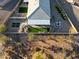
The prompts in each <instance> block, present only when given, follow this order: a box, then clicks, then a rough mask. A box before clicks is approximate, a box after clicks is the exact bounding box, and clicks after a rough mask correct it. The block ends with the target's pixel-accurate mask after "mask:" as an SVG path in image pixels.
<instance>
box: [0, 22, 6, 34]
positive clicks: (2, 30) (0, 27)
mask: <svg viewBox="0 0 79 59" xmlns="http://www.w3.org/2000/svg"><path fill="white" fill-rule="evenodd" d="M5 31H6V26H5V25H4V24H0V32H1V33H3V32H5Z"/></svg>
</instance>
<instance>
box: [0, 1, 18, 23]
mask: <svg viewBox="0 0 79 59" xmlns="http://www.w3.org/2000/svg"><path fill="white" fill-rule="evenodd" d="M1 1H3V2H4V1H5V2H6V1H7V3H6V5H4V6H2V9H0V24H2V23H5V21H6V20H7V19H8V18H9V17H10V15H11V14H12V12H13V9H14V8H15V6H16V5H17V3H18V2H19V0H16V1H15V0H0V2H1ZM0 4H2V3H0Z"/></svg>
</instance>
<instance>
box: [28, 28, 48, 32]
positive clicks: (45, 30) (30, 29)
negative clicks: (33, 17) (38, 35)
mask: <svg viewBox="0 0 79 59" xmlns="http://www.w3.org/2000/svg"><path fill="white" fill-rule="evenodd" d="M28 32H48V28H34V27H30V28H28Z"/></svg>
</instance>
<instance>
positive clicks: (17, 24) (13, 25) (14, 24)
mask: <svg viewBox="0 0 79 59" xmlns="http://www.w3.org/2000/svg"><path fill="white" fill-rule="evenodd" d="M19 26H20V23H12V27H19Z"/></svg>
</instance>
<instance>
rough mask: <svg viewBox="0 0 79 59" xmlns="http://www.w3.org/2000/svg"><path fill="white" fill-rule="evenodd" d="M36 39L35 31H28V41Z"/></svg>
mask: <svg viewBox="0 0 79 59" xmlns="http://www.w3.org/2000/svg"><path fill="white" fill-rule="evenodd" d="M33 39H34V34H33V33H28V41H32V40H33Z"/></svg>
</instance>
